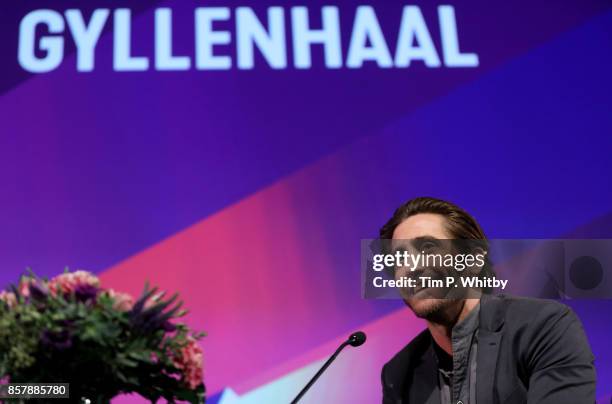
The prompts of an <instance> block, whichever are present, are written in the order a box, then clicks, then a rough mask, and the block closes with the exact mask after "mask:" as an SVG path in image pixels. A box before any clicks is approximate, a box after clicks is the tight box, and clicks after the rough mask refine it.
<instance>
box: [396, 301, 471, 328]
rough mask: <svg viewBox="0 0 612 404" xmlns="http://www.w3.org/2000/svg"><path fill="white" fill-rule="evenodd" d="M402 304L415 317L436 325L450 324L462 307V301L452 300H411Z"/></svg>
mask: <svg viewBox="0 0 612 404" xmlns="http://www.w3.org/2000/svg"><path fill="white" fill-rule="evenodd" d="M404 302H405V303H406V304H407V305H408V307H410V309H412V311H413V312H414V314H415V315H416V316H417V317H419V318H422V319H425V320H428V321H431V322H434V323H438V324H445V323H448V322H452V321H453V320H454V319H455V317H456V316H457V315H458V314H459V312H460V311H461V307H462V306H463V304H462V303H463V300H452V299H430V298H420V299H419V298H412V299H404Z"/></svg>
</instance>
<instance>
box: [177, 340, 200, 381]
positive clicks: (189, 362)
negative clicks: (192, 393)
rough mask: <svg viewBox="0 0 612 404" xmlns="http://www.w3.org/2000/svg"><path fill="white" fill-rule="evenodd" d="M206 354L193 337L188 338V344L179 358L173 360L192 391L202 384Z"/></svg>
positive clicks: (181, 351) (182, 349)
mask: <svg viewBox="0 0 612 404" xmlns="http://www.w3.org/2000/svg"><path fill="white" fill-rule="evenodd" d="M203 362H204V354H203V352H202V348H201V347H200V345H199V344H198V341H196V340H195V339H194V338H192V337H187V344H186V345H185V346H184V347H182V348H181V350H180V352H179V356H178V358H175V359H174V360H173V363H174V366H176V368H177V369H180V370H181V372H182V379H183V381H184V382H185V383H186V384H187V385H188V386H189V388H191V389H195V388H197V387H198V386H199V385H200V384H202V378H203V376H204V371H203Z"/></svg>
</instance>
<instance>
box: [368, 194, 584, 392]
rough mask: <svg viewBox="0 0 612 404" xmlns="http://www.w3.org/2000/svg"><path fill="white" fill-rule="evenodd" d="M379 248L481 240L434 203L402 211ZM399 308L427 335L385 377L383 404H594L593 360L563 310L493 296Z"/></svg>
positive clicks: (454, 210) (469, 224)
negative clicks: (393, 243) (423, 325)
mask: <svg viewBox="0 0 612 404" xmlns="http://www.w3.org/2000/svg"><path fill="white" fill-rule="evenodd" d="M380 238H381V239H393V240H409V239H410V240H412V239H419V238H433V239H439V240H445V239H471V240H476V239H478V240H486V238H485V235H484V232H483V231H482V229H481V228H480V226H479V225H478V223H477V222H476V221H475V220H474V218H473V217H472V216H470V215H469V214H468V213H467V212H465V211H464V210H463V209H461V208H459V207H457V206H455V205H453V204H451V203H449V202H446V201H442V200H439V199H433V198H416V199H413V200H411V201H408V202H407V203H405V204H404V205H402V206H400V207H399V208H398V209H397V210H396V211H395V213H394V215H393V217H392V218H391V219H390V220H389V221H388V222H387V223H386V224H385V225H384V226H383V227H382V229H381V231H380ZM404 301H405V303H406V304H407V305H408V306H409V307H410V308H411V309H412V311H413V312H414V313H415V314H416V316H417V317H420V318H423V319H425V321H426V322H427V329H426V330H425V331H423V332H422V333H421V334H419V335H418V336H417V337H416V338H414V339H413V340H412V341H411V342H410V343H409V344H408V345H407V346H406V347H405V348H404V349H402V350H401V351H400V352H399V353H397V354H396V355H395V356H394V357H393V358H392V359H391V360H390V361H389V362H388V363H387V364H385V366H384V367H383V370H382V384H383V403H384V404H398V403H402V404H516V403H529V404H531V403H544V404H593V403H594V402H595V368H594V366H593V360H594V358H593V354H592V352H591V349H590V347H589V344H588V341H587V338H586V336H585V334H584V331H583V329H582V325H581V323H580V321H579V320H578V318H577V317H576V315H575V314H574V313H573V312H572V311H571V309H570V308H568V307H567V306H565V305H563V304H561V303H558V302H555V301H549V300H540V299H527V298H518V297H509V296H503V295H490V294H481V295H478V296H473V295H469V296H467V297H466V298H461V299H433V298H423V297H419V296H418V295H412V296H410V297H405V298H404ZM398 332H401V331H398Z"/></svg>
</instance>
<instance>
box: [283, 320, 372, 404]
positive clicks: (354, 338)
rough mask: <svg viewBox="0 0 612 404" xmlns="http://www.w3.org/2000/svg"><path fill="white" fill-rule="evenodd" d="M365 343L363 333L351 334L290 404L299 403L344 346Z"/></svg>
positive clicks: (356, 345) (355, 345)
mask: <svg viewBox="0 0 612 404" xmlns="http://www.w3.org/2000/svg"><path fill="white" fill-rule="evenodd" d="M365 341H366V335H365V333H364V332H363V331H355V332H354V333H352V334H351V335H350V336H349V337H348V338H347V339H346V341H344V342H343V343H342V344H340V346H339V347H338V349H336V352H334V354H333V355H332V356H330V357H329V359H328V360H327V362H325V363H324V364H323V366H321V369H319V371H318V372H317V373H316V374H315V375H314V376H313V377H312V379H310V381H309V382H308V384H307V385H306V386H304V388H303V389H302V391H300V392H299V393H298V395H297V396H295V398H294V399H293V401H292V402H291V404H296V403H297V402H298V401H300V399H301V398H302V397H303V396H304V394H306V392H307V391H308V389H310V388H311V387H312V385H313V384H315V382H316V381H317V379H318V378H319V376H321V375H322V374H323V372H325V369H327V368H328V367H329V365H331V363H332V362H333V361H334V359H336V356H338V354H339V353H340V351H342V350H343V349H344V347H345V346H347V345H350V346H354V347H358V346H361V345H363V343H364V342H365Z"/></svg>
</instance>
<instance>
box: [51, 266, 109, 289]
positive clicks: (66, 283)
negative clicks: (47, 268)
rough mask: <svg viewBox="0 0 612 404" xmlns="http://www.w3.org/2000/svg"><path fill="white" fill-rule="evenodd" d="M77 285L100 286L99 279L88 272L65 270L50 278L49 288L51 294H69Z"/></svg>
mask: <svg viewBox="0 0 612 404" xmlns="http://www.w3.org/2000/svg"><path fill="white" fill-rule="evenodd" d="M79 286H94V287H99V286H100V280H99V279H98V278H97V277H96V276H95V275H93V274H92V273H90V272H87V271H76V272H65V273H63V274H60V275H58V276H56V277H55V278H53V279H51V282H49V290H50V291H51V293H52V294H53V295H57V294H63V295H69V294H71V293H74V291H75V290H76V289H77V287H79Z"/></svg>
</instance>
